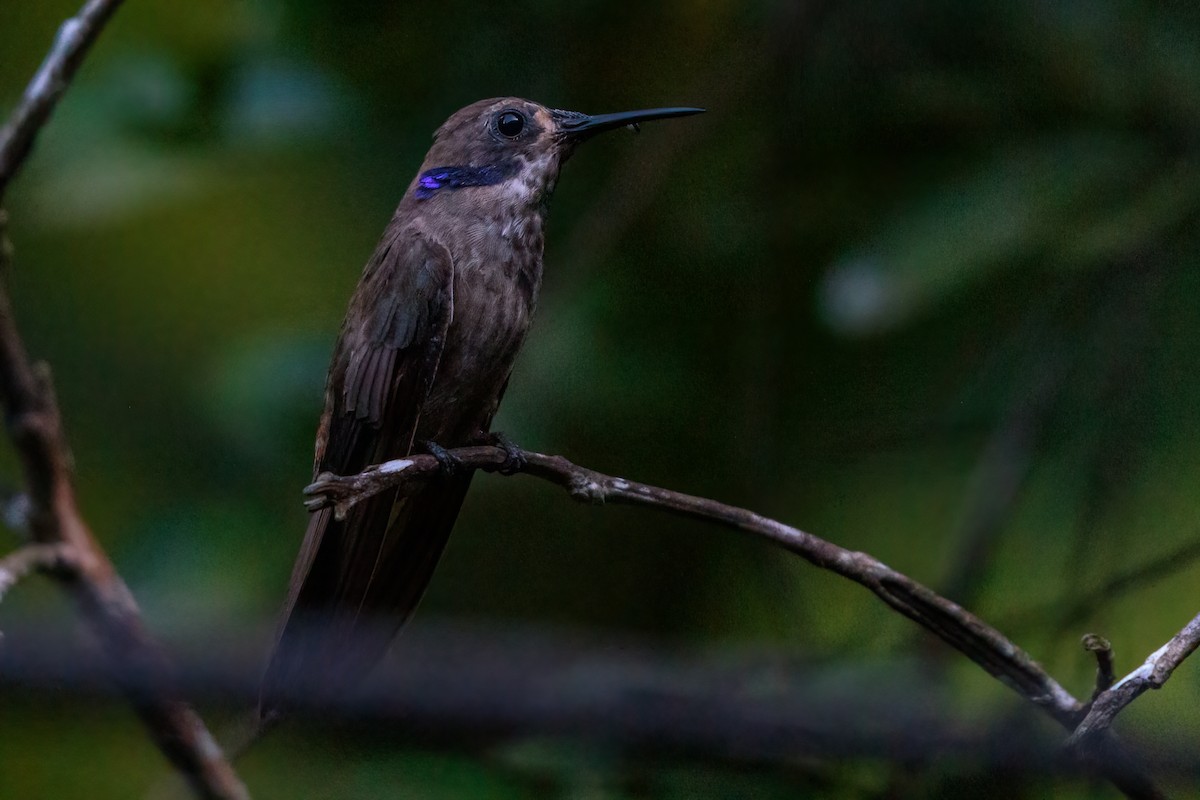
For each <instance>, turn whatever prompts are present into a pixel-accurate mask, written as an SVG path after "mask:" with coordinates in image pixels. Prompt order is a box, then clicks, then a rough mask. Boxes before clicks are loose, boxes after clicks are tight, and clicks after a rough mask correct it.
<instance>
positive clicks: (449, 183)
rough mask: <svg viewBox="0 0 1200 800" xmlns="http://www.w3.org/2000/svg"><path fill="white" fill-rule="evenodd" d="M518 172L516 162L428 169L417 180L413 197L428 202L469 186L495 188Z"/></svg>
mask: <svg viewBox="0 0 1200 800" xmlns="http://www.w3.org/2000/svg"><path fill="white" fill-rule="evenodd" d="M516 170H517V163H516V162H515V161H512V160H510V161H506V162H502V163H500V164H488V165H486V166H482V167H471V166H463V167H455V166H450V167H434V168H433V169H427V170H425V171H424V172H422V173H421V175H420V177H418V178H417V187H416V189H414V190H413V196H414V197H416V198H417V199H418V200H428V199H429V198H431V197H433V196H434V195H435V194H437V193H438V192H441V191H454V190H455V189H462V188H465V187H467V186H494V185H496V184H498V183H502V182H503V181H506V180H508V179H509V178H511V177H512V176H513V175H514V174H515V173H516Z"/></svg>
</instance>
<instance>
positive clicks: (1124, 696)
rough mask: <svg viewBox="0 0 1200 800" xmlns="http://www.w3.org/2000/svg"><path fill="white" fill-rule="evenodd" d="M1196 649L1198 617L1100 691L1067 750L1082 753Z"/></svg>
mask: <svg viewBox="0 0 1200 800" xmlns="http://www.w3.org/2000/svg"><path fill="white" fill-rule="evenodd" d="M1197 646H1200V615H1197V616H1196V617H1195V618H1193V619H1192V621H1191V622H1189V623H1188V624H1187V625H1186V626H1185V627H1184V629H1183V630H1181V631H1180V632H1179V633H1177V634H1175V635H1174V636H1173V637H1171V640H1170V641H1169V642H1167V643H1166V644H1164V645H1163V646H1162V647H1160V648H1159V649H1157V650H1155V651H1154V652H1153V653H1151V654H1150V655H1149V656H1147V657H1146V661H1145V663H1143V664H1142V665H1141V666H1140V667H1138V668H1137V669H1135V670H1134V671H1133V672H1131V673H1129V674H1128V675H1126V676H1125V677H1124V678H1122V679H1121V680H1119V681H1118V682H1117V683H1116V685H1115V686H1113V687H1112V688H1111V689H1107V690H1105V691H1103V692H1100V694H1099V695H1097V696H1096V701H1095V702H1094V703H1092V707H1091V709H1090V710H1089V711H1088V713H1087V716H1086V717H1084V718H1083V720H1082V721H1081V722H1080V723H1079V725H1078V726H1077V727H1076V728H1075V732H1074V733H1072V734H1071V738H1070V739H1068V740H1067V747H1068V748H1069V749H1071V750H1073V751H1074V752H1076V753H1081V754H1086V753H1087V752H1088V751H1090V750H1092V749H1094V748H1095V747H1096V743H1097V742H1098V741H1099V740H1100V738H1101V737H1103V736H1104V734H1105V732H1107V731H1108V728H1109V726H1110V725H1112V723H1113V720H1114V719H1116V717H1117V714H1120V713H1121V712H1122V711H1123V710H1124V709H1125V707H1126V706H1127V705H1129V704H1130V703H1132V702H1133V701H1134V700H1136V699H1137V698H1138V697H1140V696H1141V695H1142V694H1144V693H1145V692H1146V690H1148V689H1161V688H1162V686H1163V684H1164V683H1166V682H1167V679H1168V678H1170V677H1171V673H1173V672H1174V671H1175V668H1176V667H1178V666H1179V665H1180V664H1182V663H1183V660H1184V659H1185V658H1187V657H1188V656H1190V655H1191V654H1192V653H1193V652H1194V651H1195V650H1196V647H1197Z"/></svg>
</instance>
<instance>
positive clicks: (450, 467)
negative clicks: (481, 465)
mask: <svg viewBox="0 0 1200 800" xmlns="http://www.w3.org/2000/svg"><path fill="white" fill-rule="evenodd" d="M421 447H423V448H425V450H426V451H427V452H428V453H429V455H431V456H433V457H434V458H436V459H437V462H438V465H439V466H440V467H441V468H442V476H443V477H446V478H449V477H450V476H451V475H454V474H455V473H456V472H458V471H459V470H460V469H462V468H463V462H462V459H461V458H459V457H458V456H456V455H454V454H453V453H451V452H450V451H449V450H447V449H446V448H444V447H442V446H441V445H440V444H438V443H437V442H435V441H433V440H428V441H424V442H421Z"/></svg>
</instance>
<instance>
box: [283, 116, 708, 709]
mask: <svg viewBox="0 0 1200 800" xmlns="http://www.w3.org/2000/svg"><path fill="white" fill-rule="evenodd" d="M702 111H703V109H700V108H655V109H649V110H645V111H628V112H622V113H616V114H598V115H589V114H583V113H579V112H576V111H562V110H559V109H554V108H548V107H546V106H543V105H540V104H538V103H535V102H532V101H530V100H524V99H521V98H517V97H502V98H493V99H489V100H481V101H479V102H477V103H473V104H471V105H469V106H467V107H466V108H463V109H461V110H459V111H457V112H455V113H454V114H453V115H452V116H451V117H450V118H449V119H448V120H446V122H445V123H444V124H443V125H442V126H441V127H440V128H438V130H437V132H436V133H435V134H434V137H433V145H432V146H431V147H430V149H429V152H428V154H427V155H426V156H425V161H424V163H423V164H422V165H421V169H420V171H419V173H418V174H417V176H416V177H415V178H413V180H412V182H411V183H410V184H409V185H408V188H407V190H406V191H405V193H404V196H403V198H402V199H401V200H400V204H399V206H398V207H397V208H396V211H395V213H394V214H393V215H392V218H391V221H390V222H389V223H388V225H387V227H386V229H385V230H384V233H383V236H382V238H381V239H380V241H379V244H378V245H377V247H376V248H375V252H374V254H373V255H372V256H371V258H370V260H369V261H368V262H367V264H366V266H365V268H364V269H363V273H362V277H361V278H360V280H359V283H358V287H357V288H356V289H355V291H354V295H353V296H352V298H351V300H350V304H349V308H348V310H347V313H346V317H345V321H344V322H343V323H342V327H341V332H340V334H339V336H338V339H337V343H336V345H335V347H334V353H333V359H332V362H331V364H330V367H329V375H328V378H327V380H326V385H325V408H324V412H323V413H322V415H321V419H320V424H319V426H318V429H317V436H316V456H315V459H314V466H313V475H314V478H315V476H317V475H319V474H321V473H323V472H332V473H334V474H338V475H353V474H356V473H358V472H361V471H362V470H363V469H365V468H366V467H368V466H370V465H372V464H378V463H382V462H384V461H388V460H391V459H396V458H403V457H404V456H406V455H409V454H411V453H413V452H416V451H418V450H422V451H427V452H430V453H432V454H433V455H434V456H436V457H437V458H438V461H439V462H440V463H441V464H442V467H443V474H442V476H441V477H440V478H439V479H438V480H435V481H432V482H427V483H422V484H420V485H411V486H407V487H403V488H400V489H396V490H393V491H391V492H385V493H382V494H379V495H376V496H375V497H372V498H370V499H368V500H366V501H364V502H362V503H359V504H358V505H356V506H354V507H353V508H351V509H350V510H349V512H348V513H347V515H346V516H345V518H344V519H337V518H336V517H335V514H334V512H333V510H331V509H328V508H326V509H322V510H319V511H316V512H315V513H314V514H313V515H312V517H311V518H310V520H309V524H308V529H307V531H306V533H305V535H304V540H303V543H302V544H301V546H300V552H299V555H298V556H297V558H296V563H295V566H294V568H293V571H292V578H291V584H290V588H289V591H288V597H287V602H286V604H285V607H284V611H283V615H282V621H281V623H280V627H279V632H278V636H277V639H276V642H275V648H274V651H273V652H272V654H271V658H270V661H269V663H268V666H267V669H266V673H265V676H264V679H263V684H262V692H261V696H260V704H259V715H260V718H261V719H267V718H273V717H278V716H279V715H280V714H282V713H283V712H285V711H286V710H287V708H288V706H289V705H294V701H295V700H296V699H297V698H305V703H306V704H309V705H311V704H316V705H321V704H323V703H325V702H328V701H329V700H331V699H332V698H334V697H335V696H336V695H337V693H338V692H340V691H342V690H344V689H346V688H348V687H350V686H352V685H353V684H354V682H356V681H357V680H359V679H361V678H362V677H364V676H365V674H366V673H367V672H368V671H369V670H370V668H371V667H372V666H373V665H374V664H375V662H377V661H378V660H379V658H380V657H382V655H383V653H384V652H385V651H386V649H387V648H388V646H389V644H390V642H391V640H392V639H393V638H394V637H395V635H396V633H397V632H398V631H399V629H400V627H401V626H402V625H403V624H404V623H405V622H406V621H407V620H408V618H409V617H410V616H411V615H412V613H413V611H414V610H415V608H416V606H417V603H418V602H419V601H420V599H421V596H422V594H424V592H425V589H426V587H427V586H428V584H429V581H430V578H431V576H432V574H433V571H434V568H435V567H436V565H437V562H438V559H439V558H440V556H441V554H442V551H443V549H444V548H445V546H446V541H447V539H448V537H449V536H450V531H451V529H452V528H453V527H454V522H455V519H456V518H457V517H458V513H459V509H460V507H461V506H462V503H463V498H464V497H465V495H466V493H467V488H468V486H469V485H470V482H471V476H472V473H471V471H470V470H456V469H455V465H454V462H453V458H452V457H451V456H450V455H449V453H447V448H453V447H458V446H463V445H468V444H479V443H492V444H498V445H500V446H503V447H505V449H506V450H507V451H508V453H509V459H510V461H509V462H508V463H507V464H506V466H508V467H509V469H510V470H511V469H514V468H516V467H517V466H519V460H518V459H519V456H518V455H517V453H518V451H517V450H516V448H515V447H513V446H511V444H509V443H508V442H507V440H506V439H505V438H504V437H503V436H502V435H498V434H492V433H491V424H492V418H493V416H494V415H495V413H496V409H497V407H498V406H499V404H500V399H501V398H502V397H503V396H504V391H505V389H506V388H507V386H508V380H509V376H510V374H511V373H512V368H513V363H514V361H515V359H516V357H517V353H518V351H519V350H520V349H521V345H522V343H523V341H524V339H525V335H526V332H527V331H528V330H529V326H530V322H531V320H532V317H533V314H534V309H535V307H536V305H537V298H538V290H539V288H540V286H541V283H542V252H543V244H544V234H543V230H544V227H545V222H546V209H547V204H548V202H549V200H550V196H551V194H552V193H553V192H554V187H555V184H556V183H557V182H558V175H559V171H560V170H561V169H562V166H563V164H564V163H565V162H566V161H567V159H568V158H569V157H570V156H571V154H572V153H574V151H575V148H576V147H577V146H578V145H579V144H580V143H581V142H584V141H586V140H587V139H589V138H591V137H592V136H595V135H596V134H598V133H602V132H604V131H609V130H615V129H618V128H622V127H627V126H629V127H632V128H633V129H634V130H637V125H638V123H641V122H645V121H648V120H655V119H665V118H669V117H682V116H687V115H691V114H698V113H700V112H702Z"/></svg>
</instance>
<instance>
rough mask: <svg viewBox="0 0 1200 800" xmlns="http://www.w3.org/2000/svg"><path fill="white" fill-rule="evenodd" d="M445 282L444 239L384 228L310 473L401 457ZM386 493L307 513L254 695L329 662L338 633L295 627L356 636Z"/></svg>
mask: <svg viewBox="0 0 1200 800" xmlns="http://www.w3.org/2000/svg"><path fill="white" fill-rule="evenodd" d="M453 287H454V266H453V262H452V260H451V258H450V254H449V252H448V251H447V250H446V248H445V247H444V246H442V245H441V244H439V243H437V242H433V241H430V240H429V239H428V238H427V237H426V236H425V235H424V234H422V233H421V232H419V231H416V230H413V229H412V228H401V227H398V228H396V229H389V231H388V232H387V233H385V234H384V237H383V239H382V240H381V241H380V243H379V247H378V248H377V249H376V251H375V254H374V256H372V258H371V260H370V262H368V264H367V266H366V268H365V270H364V272H363V276H362V280H361V281H360V282H359V286H358V289H357V290H356V292H355V295H354V298H353V299H352V300H351V304H350V311H349V312H348V313H347V316H346V322H345V323H343V326H342V331H341V335H340V336H339V338H338V343H337V346H336V348H335V351H334V357H333V362H332V364H331V365H330V370H329V379H328V382H327V384H326V388H325V411H324V414H323V415H322V417H321V424H320V428H319V430H318V433H317V447H316V459H315V465H314V474H317V473H320V472H324V471H329V472H333V473H335V474H338V475H352V474H356V473H358V472H361V471H362V470H363V469H364V468H365V467H367V466H369V465H371V464H375V463H379V462H381V461H385V460H387V459H390V458H399V457H402V456H404V455H407V454H408V453H409V451H410V450H411V448H412V441H413V437H414V435H415V431H416V427H417V423H418V421H419V419H420V415H421V408H422V406H423V405H424V403H425V400H426V398H427V397H428V395H429V390H430V387H431V385H432V384H433V380H434V377H435V375H436V374H437V369H438V363H439V361H440V359H441V354H442V348H443V346H444V344H445V340H446V331H447V329H448V327H449V325H450V320H451V317H452V316H453V303H454V297H453V292H454V288H453ZM394 496H395V493H394V492H393V493H390V494H389V493H384V494H383V495H379V496H377V497H374V498H371V499H370V500H368V501H365V502H363V503H361V504H360V505H358V506H356V507H355V508H353V509H351V511H350V515H349V516H348V517H347V519H346V520H345V521H344V522H338V521H336V520H334V518H333V514H332V512H331V511H330V510H329V509H324V510H322V511H319V512H317V513H315V514H314V515H313V516H312V518H311V519H310V521H309V526H308V531H307V533H306V534H305V537H304V542H303V544H302V545H301V547H300V552H299V554H298V556H297V558H296V564H295V566H294V568H293V571H292V581H291V586H290V588H289V592H288V600H287V604H286V606H285V608H284V614H283V622H282V625H281V628H280V632H279V640H278V642H277V643H276V649H275V652H274V654H273V655H272V659H271V664H270V666H269V667H268V671H267V676H266V678H265V679H264V697H267V696H268V695H270V694H274V693H278V692H284V693H286V692H287V691H288V690H289V689H290V688H291V686H290V685H291V684H294V683H295V681H296V680H300V679H301V676H302V675H303V674H304V673H311V672H316V673H319V672H320V671H321V670H322V669H323V666H322V665H321V664H318V663H311V662H323V661H327V660H329V658H330V652H331V651H332V650H336V649H337V647H338V643H337V641H336V639H337V636H333V637H332V638H330V637H329V636H327V635H324V634H322V635H315V634H312V633H311V632H309V633H305V632H304V631H300V630H297V629H296V628H297V626H298V627H304V626H313V625H314V623H315V624H316V625H317V626H325V627H326V628H328V629H329V630H327V631H326V633H329V632H330V631H332V630H336V631H338V633H339V634H341V635H346V636H349V635H351V634H352V633H353V632H354V627H355V622H354V620H355V618H356V617H357V616H358V611H359V609H360V608H361V606H362V603H363V599H364V598H365V597H366V596H367V592H368V591H369V590H370V587H371V586H372V584H373V582H374V570H375V568H376V566H377V564H378V561H379V553H380V552H381V548H382V547H383V544H384V541H383V540H381V537H383V536H384V534H385V533H386V531H387V529H388V522H389V516H390V514H391V513H392V504H393V500H394ZM318 553H320V557H319V558H318ZM314 615H316V616H314ZM347 615H348V617H347ZM297 616H299V617H306V618H302V619H299V620H297V619H295V618H294V617H297ZM317 617H319V618H317Z"/></svg>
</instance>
